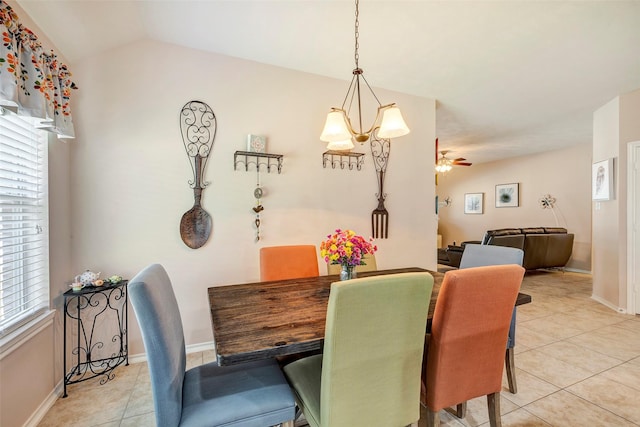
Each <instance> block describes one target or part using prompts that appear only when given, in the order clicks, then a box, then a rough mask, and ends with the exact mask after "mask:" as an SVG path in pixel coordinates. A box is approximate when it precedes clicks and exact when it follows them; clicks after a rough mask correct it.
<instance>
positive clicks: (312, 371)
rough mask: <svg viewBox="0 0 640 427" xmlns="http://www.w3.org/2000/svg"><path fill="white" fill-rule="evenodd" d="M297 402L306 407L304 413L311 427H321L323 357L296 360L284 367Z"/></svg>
mask: <svg viewBox="0 0 640 427" xmlns="http://www.w3.org/2000/svg"><path fill="white" fill-rule="evenodd" d="M284 370H285V372H286V373H287V376H288V377H289V380H290V381H291V387H292V388H293V391H294V393H296V394H297V397H298V399H297V401H298V402H299V404H300V405H301V406H304V407H303V408H301V409H302V412H304V416H305V418H306V419H307V422H308V423H309V425H310V426H311V427H318V426H319V425H320V382H321V378H322V355H321V354H318V355H314V356H309V357H305V358H304V359H300V360H296V361H295V362H292V363H290V364H288V365H286V366H285V367H284Z"/></svg>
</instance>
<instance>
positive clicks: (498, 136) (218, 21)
mask: <svg viewBox="0 0 640 427" xmlns="http://www.w3.org/2000/svg"><path fill="white" fill-rule="evenodd" d="M18 3H19V4H20V6H21V7H22V8H23V9H24V10H25V11H26V12H27V13H28V14H29V15H30V16H31V18H32V19H33V20H34V21H35V22H36V23H37V24H38V26H39V27H40V28H41V29H42V30H43V31H44V32H45V33H46V34H47V36H48V37H49V38H50V39H51V40H52V41H53V42H54V43H55V44H56V47H57V49H59V51H60V52H61V53H62V54H63V55H64V56H65V57H66V58H67V59H68V60H69V61H70V62H71V65H73V62H75V61H80V60H82V59H83V58H85V57H88V56H90V55H95V54H96V53H98V52H102V51H106V50H108V49H113V48H117V47H118V46H121V45H125V44H127V43H132V42H135V41H137V40H141V39H154V40H159V41H163V42H169V43H173V44H177V45H182V46H187V47H192V48H197V49H202V50H206V51H211V52H217V53H221V54H225V55H231V56H235V57H239V58H245V59H250V60H254V61H259V62H263V63H267V64H272V65H276V66H281V67H286V68H290V69H294V70H300V71H304V72H309V73H315V74H319V75H324V76H329V77H335V78H339V79H344V80H347V79H350V77H351V70H352V68H353V66H354V60H353V53H354V52H353V49H354V11H355V5H354V2H352V1H350V0H333V1H331V0H290V1H286V0H254V1H238V0H226V1H216V0H200V1H195V0H164V1H159V0H117V1H115V0H112V1H103V0H18ZM359 32H360V66H361V67H362V68H363V69H364V70H365V75H366V76H367V80H368V81H369V82H370V83H371V84H372V85H373V86H375V87H383V88H386V89H391V90H396V91H400V92H405V93H409V94H413V95H417V96H424V97H428V98H433V99H436V100H437V136H438V137H439V139H440V146H441V148H443V149H449V150H452V153H451V157H466V158H467V159H469V160H470V161H472V162H474V163H480V162H485V161H490V160H496V159H501V158H507V157H512V156H517V155H525V154H531V153H535V152H540V151H546V150H552V149H557V148H563V147H567V146H572V145H576V144H590V143H591V141H592V136H591V134H592V115H593V112H594V111H595V110H596V109H598V108H599V107H600V106H602V105H603V104H605V103H606V102H608V101H610V100H611V99H613V98H615V97H616V96H617V95H619V94H622V93H626V92H629V91H632V90H635V89H640V1H512V0H504V1H483V0H479V1H453V0H450V1H418V0H416V1H401V0H386V1H382V0H361V2H360V28H359ZM346 85H347V84H346V83H345V91H346ZM383 101H384V100H383ZM388 101H393V100H388ZM328 107H329V106H328ZM328 107H327V108H328ZM409 125H410V124H409Z"/></svg>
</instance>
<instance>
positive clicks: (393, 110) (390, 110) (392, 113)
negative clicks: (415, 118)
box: [378, 105, 410, 138]
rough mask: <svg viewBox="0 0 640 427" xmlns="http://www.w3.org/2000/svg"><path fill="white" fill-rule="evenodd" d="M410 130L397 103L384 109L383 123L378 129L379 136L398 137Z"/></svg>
mask: <svg viewBox="0 0 640 427" xmlns="http://www.w3.org/2000/svg"><path fill="white" fill-rule="evenodd" d="M409 132H410V130H409V127H408V126H407V124H406V123H405V121H404V118H403V117H402V113H401V112H400V108H398V107H397V106H395V105H392V106H391V107H387V108H385V109H384V112H383V114H382V123H380V129H378V137H380V138H397V137H399V136H403V135H406V134H408V133H409Z"/></svg>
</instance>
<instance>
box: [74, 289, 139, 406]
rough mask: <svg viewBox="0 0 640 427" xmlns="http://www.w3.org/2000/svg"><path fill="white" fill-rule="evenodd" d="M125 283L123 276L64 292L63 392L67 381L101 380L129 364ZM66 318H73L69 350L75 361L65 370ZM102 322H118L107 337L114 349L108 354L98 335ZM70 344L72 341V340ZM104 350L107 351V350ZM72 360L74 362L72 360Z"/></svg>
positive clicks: (105, 379)
mask: <svg viewBox="0 0 640 427" xmlns="http://www.w3.org/2000/svg"><path fill="white" fill-rule="evenodd" d="M127 283H128V280H122V281H120V282H118V283H116V284H109V283H105V284H104V285H103V286H87V287H85V288H83V289H82V290H80V291H73V290H71V289H70V290H68V291H67V292H65V293H64V294H63V296H64V346H63V360H64V362H63V363H64V370H63V372H64V394H63V395H62V397H67V385H69V384H75V383H79V382H82V381H86V380H89V379H92V378H95V377H98V376H104V378H102V379H101V380H100V384H105V383H106V382H107V381H109V380H112V379H113V378H114V377H115V374H114V373H113V370H114V369H115V368H116V367H117V366H119V365H121V364H122V363H125V364H126V365H129V353H128V336H127V329H128V327H129V326H128V323H129V319H128V316H129V310H128V307H127V300H128V294H127ZM67 318H69V319H70V321H75V322H76V327H77V334H78V336H77V342H76V344H75V347H73V348H72V351H71V353H72V354H73V355H75V356H76V363H75V366H73V368H72V369H71V370H70V371H69V372H67ZM105 324H109V325H113V326H117V328H118V329H117V332H116V333H115V335H113V336H112V337H111V338H110V340H111V343H113V347H114V349H113V352H112V353H111V354H110V356H104V355H102V356H100V355H99V353H101V352H102V353H104V352H105V351H106V350H103V348H104V346H105V343H104V342H103V338H102V337H100V336H98V335H99V334H97V333H96V332H97V330H98V329H99V328H98V327H99V326H103V325H105ZM71 345H72V346H73V344H71ZM96 353H98V354H96ZM106 354H109V353H108V352H107V353H106ZM72 363H73V362H72Z"/></svg>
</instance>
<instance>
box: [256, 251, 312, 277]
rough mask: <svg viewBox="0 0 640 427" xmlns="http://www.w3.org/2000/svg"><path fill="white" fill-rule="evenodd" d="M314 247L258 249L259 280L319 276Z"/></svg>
mask: <svg viewBox="0 0 640 427" xmlns="http://www.w3.org/2000/svg"><path fill="white" fill-rule="evenodd" d="M319 275H320V273H319V271H318V255H317V252H316V247H315V246H314V245H290V246H268V247H264V248H261V249H260V280H261V281H263V282H264V281H269V280H285V279H297V278H301V277H315V276H319Z"/></svg>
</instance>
